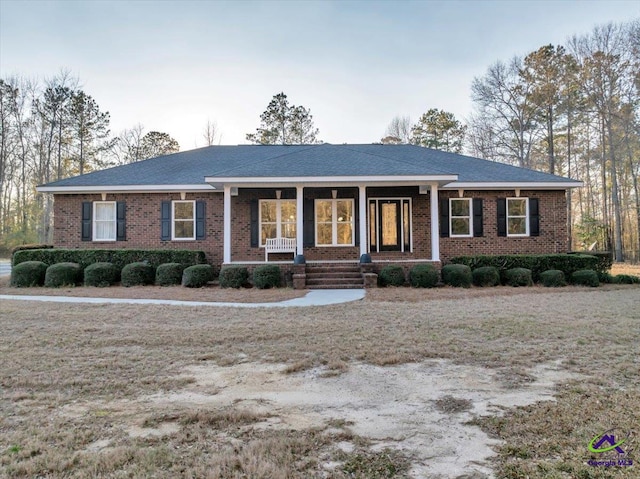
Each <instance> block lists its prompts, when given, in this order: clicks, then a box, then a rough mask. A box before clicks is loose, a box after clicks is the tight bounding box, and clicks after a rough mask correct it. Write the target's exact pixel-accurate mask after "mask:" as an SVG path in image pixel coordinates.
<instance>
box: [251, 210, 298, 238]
mask: <svg viewBox="0 0 640 479" xmlns="http://www.w3.org/2000/svg"><path fill="white" fill-rule="evenodd" d="M296 225H297V223H296V201H295V200H260V246H264V245H265V243H266V242H267V239H268V238H295V237H296Z"/></svg>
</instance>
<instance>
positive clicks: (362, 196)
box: [358, 185, 369, 256]
mask: <svg viewBox="0 0 640 479" xmlns="http://www.w3.org/2000/svg"><path fill="white" fill-rule="evenodd" d="M358 204H359V208H360V224H359V225H358V228H360V256H362V255H363V254H366V253H368V249H369V244H368V243H369V242H368V241H367V239H368V238H367V187H366V186H365V185H360V186H358Z"/></svg>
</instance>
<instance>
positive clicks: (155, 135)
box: [0, 72, 219, 253]
mask: <svg viewBox="0 0 640 479" xmlns="http://www.w3.org/2000/svg"><path fill="white" fill-rule="evenodd" d="M109 123H110V115H109V112H108V111H104V110H103V109H102V108H101V107H100V106H99V105H98V103H97V101H96V100H95V99H94V98H93V97H92V96H91V95H89V94H88V93H87V92H85V91H84V90H83V89H82V88H80V86H79V82H78V80H77V79H75V78H73V77H72V76H71V75H70V74H69V73H67V72H61V73H60V74H58V75H57V76H55V77H53V78H51V79H48V80H46V81H40V82H38V81H35V80H30V79H27V78H21V77H17V76H14V77H10V78H2V79H0V253H2V251H5V252H6V251H7V250H8V249H10V248H11V247H12V246H15V245H17V244H25V243H43V242H50V241H51V238H52V221H53V217H52V215H53V213H52V210H53V204H52V201H53V198H52V197H51V195H42V194H38V193H37V192H36V190H35V187H36V186H37V185H40V184H44V183H49V182H51V181H56V180H60V179H63V178H68V177H70V176H75V175H81V174H84V173H88V172H91V171H95V170H100V169H103V168H107V167H111V166H117V165H122V164H126V163H132V162H135V161H141V160H144V159H147V158H152V157H155V156H159V155H164V154H168V153H175V152H177V151H179V150H180V145H179V144H178V142H177V141H176V140H175V139H173V138H172V137H171V136H170V135H169V134H167V133H163V132H159V131H145V129H144V127H143V126H142V125H140V124H138V125H135V126H133V127H132V128H129V129H125V130H123V131H122V132H120V133H119V134H117V135H113V134H112V133H111V131H110V129H109ZM218 137H219V131H218V128H217V125H216V124H215V123H212V122H210V121H209V122H207V125H206V126H205V128H204V131H203V139H204V142H205V144H207V145H212V144H215V141H216V140H217V138H218Z"/></svg>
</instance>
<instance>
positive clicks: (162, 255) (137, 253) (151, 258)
mask: <svg viewBox="0 0 640 479" xmlns="http://www.w3.org/2000/svg"><path fill="white" fill-rule="evenodd" d="M24 261H42V262H43V263H47V264H55V263H78V264H79V265H80V267H82V268H83V269H84V268H86V267H87V266H89V265H90V264H93V263H103V262H106V263H113V264H114V265H115V266H116V267H118V268H120V269H123V268H124V267H125V265H127V264H131V263H139V262H146V263H149V264H150V265H151V266H153V267H154V268H157V267H158V266H159V265H161V264H162V263H182V264H184V265H192V264H200V263H205V254H204V252H203V251H190V250H168V249H162V250H155V249H57V248H54V249H34V250H26V251H17V252H16V253H15V254H14V255H13V264H20V263H23V262H24Z"/></svg>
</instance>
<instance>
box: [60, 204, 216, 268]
mask: <svg viewBox="0 0 640 479" xmlns="http://www.w3.org/2000/svg"><path fill="white" fill-rule="evenodd" d="M185 199H186V200H203V201H205V202H206V206H205V209H206V221H205V239H204V240H197V241H196V240H192V241H188V240H187V241H162V240H161V239H160V227H161V224H160V218H161V211H160V208H161V203H162V201H170V200H180V194H179V193H118V194H107V198H106V201H124V202H126V211H127V213H126V228H127V235H126V241H82V237H81V226H82V202H84V201H102V196H101V195H99V194H98V195H58V194H57V195H55V200H54V232H53V243H54V245H55V246H56V247H59V248H148V249H189V250H201V251H204V252H205V253H206V255H207V261H208V262H210V263H211V264H213V265H220V264H222V228H223V223H222V214H223V207H222V206H223V197H222V194H221V193H187V195H186V198H185Z"/></svg>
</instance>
